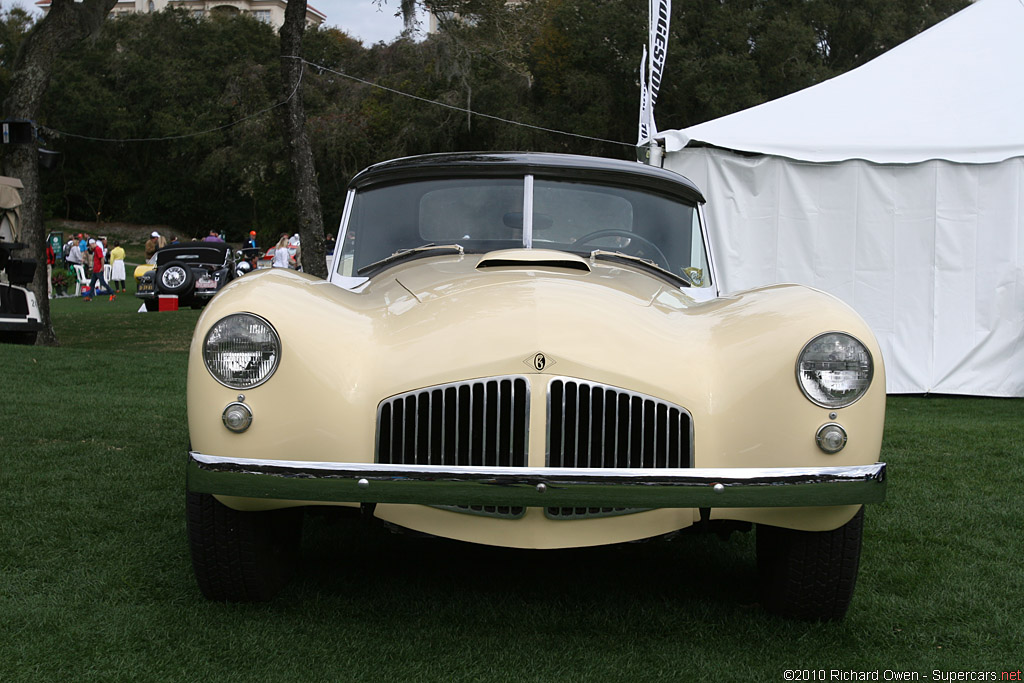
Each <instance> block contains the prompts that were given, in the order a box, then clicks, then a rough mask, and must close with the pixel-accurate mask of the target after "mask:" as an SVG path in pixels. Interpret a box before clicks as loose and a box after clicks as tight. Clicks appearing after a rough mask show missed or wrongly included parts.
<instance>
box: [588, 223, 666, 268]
mask: <svg viewBox="0 0 1024 683" xmlns="http://www.w3.org/2000/svg"><path fill="white" fill-rule="evenodd" d="M604 237H625V238H627V239H629V240H636V241H637V242H643V243H644V244H646V245H647V246H649V247H650V248H651V250H652V251H653V252H654V253H653V254H651V260H652V261H654V262H655V263H657V264H658V265H659V266H661V267H662V268H664V269H665V270H668V271H671V270H672V266H670V265H669V262H668V257H667V256H665V252H663V251H662V250H661V249H660V248H659V247H658V245H657V244H655V243H654V242H652V241H651V240H649V239H647V238H646V237H644V236H643V235H638V234H636V233H635V232H630V231H629V230H615V229H611V230H595V231H594V232H588V233H587V234H586V235H583V236H582V237H577V238H576V241H575V242H573V246H576V245H582V244H586V243H587V242H593V241H594V240H599V239H602V238H604ZM634 251H635V250H634ZM627 253H629V252H627ZM637 255H638V254H631V256H637Z"/></svg>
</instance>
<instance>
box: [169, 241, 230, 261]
mask: <svg viewBox="0 0 1024 683" xmlns="http://www.w3.org/2000/svg"><path fill="white" fill-rule="evenodd" d="M230 249H231V247H230V245H228V244H226V243H224V242H190V243H188V244H176V245H173V246H172V245H168V246H166V247H164V248H163V249H159V250H158V251H157V252H156V258H157V263H158V264H159V265H163V264H165V263H170V262H171V261H178V260H183V261H185V262H190V263H213V264H216V265H221V264H223V263H224V260H225V259H226V258H227V253H228V251H229V250H230Z"/></svg>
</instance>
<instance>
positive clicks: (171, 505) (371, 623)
mask: <svg viewBox="0 0 1024 683" xmlns="http://www.w3.org/2000/svg"><path fill="white" fill-rule="evenodd" d="M137 308H138V305H137V303H136V301H135V300H134V297H131V296H124V297H118V299H117V300H116V301H114V302H108V301H107V300H105V299H97V300H95V301H93V302H91V303H89V304H86V303H84V302H82V301H80V300H75V299H64V300H57V301H54V302H53V313H54V319H55V324H56V329H57V333H58V335H59V337H60V339H61V342H62V346H61V347H60V348H37V347H15V346H4V345H0V367H2V368H3V372H4V373H5V374H4V378H3V380H2V382H3V387H4V389H5V390H4V391H3V394H2V396H3V400H2V401H0V468H2V469H0V502H2V506H0V512H2V514H0V681H57V680H66V679H71V680H101V681H110V680H174V681H178V680H183V681H185V680H187V681H192V680H195V681H200V680H214V681H218V680H237V681H263V680H281V679H286V680H287V679H296V680H317V681H320V680H323V681H333V680H352V681H364V680H374V681H450V680H472V681H636V680H639V681H647V680H652V681H692V680H716V681H717V680H724V681H750V680H784V678H783V674H784V671H786V670H789V669H813V670H817V669H825V670H826V674H827V675H830V670H832V669H843V670H856V671H878V672H880V677H881V676H884V671H885V670H909V671H916V672H919V673H920V674H921V680H928V679H926V678H925V675H927V676H928V677H931V676H932V672H933V670H935V669H938V670H941V671H944V672H946V671H994V672H996V674H997V676H998V675H999V674H1000V673H1001V672H1003V671H1016V670H1018V669H1020V668H1021V665H1022V664H1024V654H1022V653H1024V645H1022V642H1024V627H1022V626H1021V621H1022V618H1024V616H1022V615H1024V504H1022V503H1021V491H1022V490H1024V420H1022V418H1024V400H997V399H956V398H904V397H898V398H891V399H890V400H889V406H888V415H887V428H886V437H885V444H884V453H883V455H882V457H883V459H884V460H886V461H887V462H889V463H890V468H891V469H890V474H891V479H890V486H889V497H888V501H887V502H886V503H884V504H881V505H876V506H872V507H871V508H870V509H869V510H868V516H867V520H866V532H865V541H864V551H863V556H862V564H861V574H860V579H859V583H858V587H857V593H856V595H855V597H854V601H853V605H852V607H851V609H850V612H849V614H848V616H847V618H846V620H845V621H843V622H842V623H839V624H827V625H820V624H817V625H814V624H812V625H808V624H803V623H790V622H786V621H783V620H781V619H778V618H775V617H771V616H769V615H767V614H766V613H764V612H763V611H762V610H761V609H760V608H759V607H758V606H757V604H756V597H755V592H754V589H753V582H754V552H753V537H752V534H748V535H733V537H732V538H731V539H730V540H729V541H728V542H723V541H721V540H719V539H718V538H717V537H714V536H711V537H700V536H684V537H679V538H677V539H676V540H674V541H672V542H652V543H643V544H628V545H624V546H616V547H609V548H594V549H584V550H572V551H543V552H542V551H513V550H504V549H497V548H486V547H477V546H471V545H464V544H459V543H455V542H450V541H442V540H436V539H427V538H420V537H415V536H407V535H406V536H396V535H392V534H390V533H388V532H387V531H386V530H384V529H381V528H379V527H376V526H366V525H363V524H360V523H359V522H358V520H354V519H349V518H346V517H339V516H335V515H322V514H317V515H309V516H307V524H306V535H305V537H304V541H303V559H304V562H303V567H302V569H301V570H300V573H299V575H298V576H297V577H296V579H295V580H294V581H293V583H292V584H291V585H290V586H289V587H288V588H287V589H286V590H285V591H284V593H283V594H282V595H281V596H280V597H279V598H278V599H277V600H275V601H274V602H271V603H269V604H262V605H225V604H214V603H209V602H206V601H205V600H203V598H202V597H201V596H200V594H199V591H198V589H197V587H196V585H195V582H194V580H193V577H192V571H191V566H190V561H189V557H188V551H187V546H186V540H185V523H184V513H183V502H184V453H185V448H186V445H187V443H188V431H187V427H186V423H185V366H186V361H187V346H188V340H189V336H190V334H191V329H192V327H193V326H194V325H195V321H196V319H197V317H198V312H197V311H180V312H178V313H173V314H171V313H165V314H144V315H139V314H136V313H135V312H134V311H135V310H136V309H137ZM880 679H881V680H884V678H880ZM947 680H948V679H947Z"/></svg>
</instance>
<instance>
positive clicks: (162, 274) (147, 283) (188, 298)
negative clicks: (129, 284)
mask: <svg viewBox="0 0 1024 683" xmlns="http://www.w3.org/2000/svg"><path fill="white" fill-rule="evenodd" d="M235 275H236V273H235V260H234V255H233V252H232V251H231V247H229V246H228V245H227V244H224V243H222V242H199V243H192V244H186V245H181V246H171V247H164V248H163V249H161V250H160V251H158V252H157V253H156V268H155V269H153V270H149V271H147V272H146V273H143V274H142V276H141V277H139V280H138V289H137V290H136V292H135V296H137V297H139V298H140V299H142V300H143V301H145V304H146V310H147V311H155V310H157V308H158V307H159V296H160V295H161V294H173V295H175V296H177V297H178V305H179V306H192V307H193V308H200V307H202V306H204V305H206V302H207V301H209V300H210V299H211V298H212V297H213V295H214V294H216V293H217V292H218V291H220V288H221V287H223V286H224V285H226V284H227V283H228V282H230V281H231V280H233V279H234V278H235Z"/></svg>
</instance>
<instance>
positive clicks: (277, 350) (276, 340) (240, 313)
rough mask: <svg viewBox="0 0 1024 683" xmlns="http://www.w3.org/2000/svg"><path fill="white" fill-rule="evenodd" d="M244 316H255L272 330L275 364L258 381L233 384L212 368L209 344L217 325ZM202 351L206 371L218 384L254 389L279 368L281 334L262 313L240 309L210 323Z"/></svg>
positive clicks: (238, 388)
mask: <svg viewBox="0 0 1024 683" xmlns="http://www.w3.org/2000/svg"><path fill="white" fill-rule="evenodd" d="M242 317H245V318H255V319H256V320H258V321H259V322H261V323H262V324H264V325H266V326H267V328H268V329H269V330H270V333H271V337H272V339H273V343H274V363H273V365H271V367H270V369H269V370H268V371H267V373H266V375H264V376H263V377H262V378H261V379H259V380H257V381H256V382H253V383H250V384H242V383H238V382H236V383H234V384H231V383H229V382H225V381H224V380H223V379H221V378H220V377H218V376H217V373H215V372H214V371H213V370H212V369H211V368H210V363H209V361H208V352H207V346H208V345H209V343H210V335H212V334H213V332H214V331H215V330H216V329H217V327H218V326H219V325H221V324H222V323H223V322H224V321H226V320H228V319H230V318H242ZM201 353H202V357H203V365H204V366H205V367H206V371H207V372H208V373H209V374H210V377H212V378H213V379H214V381H216V382H217V383H218V384H220V385H221V386H225V387H227V388H228V389H232V390H235V391H238V390H241V389H253V388H255V387H258V386H260V385H262V384H264V383H266V382H267V381H269V380H270V378H271V377H273V376H274V373H275V372H277V368H278V366H279V365H280V364H281V335H280V334H278V332H277V328H275V327H274V326H273V325H272V324H271V323H270V321H269V320H267V319H266V318H264V317H263V316H261V315H257V314H256V313H250V312H248V311H238V312H236V313H229V314H228V315H225V316H223V317H221V318H219V319H218V320H217V322H215V323H213V324H212V325H210V329H208V330H207V331H206V334H205V335H204V336H203V347H202V349H201Z"/></svg>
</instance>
